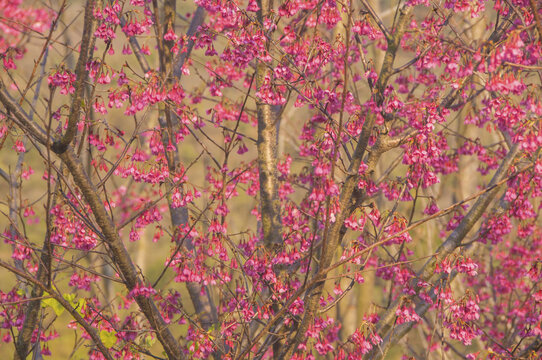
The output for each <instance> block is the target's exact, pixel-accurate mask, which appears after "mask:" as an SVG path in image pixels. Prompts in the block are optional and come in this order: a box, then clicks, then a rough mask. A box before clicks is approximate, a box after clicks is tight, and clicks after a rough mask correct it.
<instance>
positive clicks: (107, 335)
mask: <svg viewBox="0 0 542 360" xmlns="http://www.w3.org/2000/svg"><path fill="white" fill-rule="evenodd" d="M115 334H116V333H115V330H111V332H110V331H107V330H102V331H100V340H102V343H103V344H104V346H105V347H106V348H108V349H109V348H110V347H112V346H113V345H115V343H116V342H117V335H115Z"/></svg>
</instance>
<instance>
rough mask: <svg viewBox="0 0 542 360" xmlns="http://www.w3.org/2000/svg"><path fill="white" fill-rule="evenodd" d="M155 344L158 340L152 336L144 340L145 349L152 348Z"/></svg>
mask: <svg viewBox="0 0 542 360" xmlns="http://www.w3.org/2000/svg"><path fill="white" fill-rule="evenodd" d="M155 342H156V339H155V338H153V337H152V336H145V340H144V343H145V347H147V348H150V347H152V346H153V345H154V343H155Z"/></svg>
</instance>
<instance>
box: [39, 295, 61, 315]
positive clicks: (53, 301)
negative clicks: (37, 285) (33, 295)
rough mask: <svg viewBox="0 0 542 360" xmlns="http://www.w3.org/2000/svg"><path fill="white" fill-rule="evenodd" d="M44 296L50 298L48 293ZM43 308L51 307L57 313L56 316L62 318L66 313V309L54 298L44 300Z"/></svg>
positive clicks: (42, 302)
mask: <svg viewBox="0 0 542 360" xmlns="http://www.w3.org/2000/svg"><path fill="white" fill-rule="evenodd" d="M44 295H45V296H49V294H48V293H44ZM41 306H42V307H47V306H50V307H51V308H52V309H53V311H54V312H55V314H56V316H60V315H61V314H62V313H63V312H64V307H63V306H62V305H61V304H60V303H59V302H58V301H57V300H56V299H53V298H47V299H43V300H42V301H41Z"/></svg>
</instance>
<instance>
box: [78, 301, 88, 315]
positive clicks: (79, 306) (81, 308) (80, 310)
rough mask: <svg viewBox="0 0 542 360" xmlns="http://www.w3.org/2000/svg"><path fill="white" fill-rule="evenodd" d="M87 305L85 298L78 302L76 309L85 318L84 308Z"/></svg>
mask: <svg viewBox="0 0 542 360" xmlns="http://www.w3.org/2000/svg"><path fill="white" fill-rule="evenodd" d="M86 304H87V301H86V300H85V299H83V298H81V299H79V300H77V304H76V305H75V308H76V309H77V311H78V312H79V314H81V316H85V314H84V313H83V307H85V305H86Z"/></svg>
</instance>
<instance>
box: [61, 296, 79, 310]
mask: <svg viewBox="0 0 542 360" xmlns="http://www.w3.org/2000/svg"><path fill="white" fill-rule="evenodd" d="M62 297H63V298H64V299H66V301H67V302H69V303H70V305H71V306H73V307H75V306H76V305H77V303H76V302H75V294H63V295H62Z"/></svg>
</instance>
